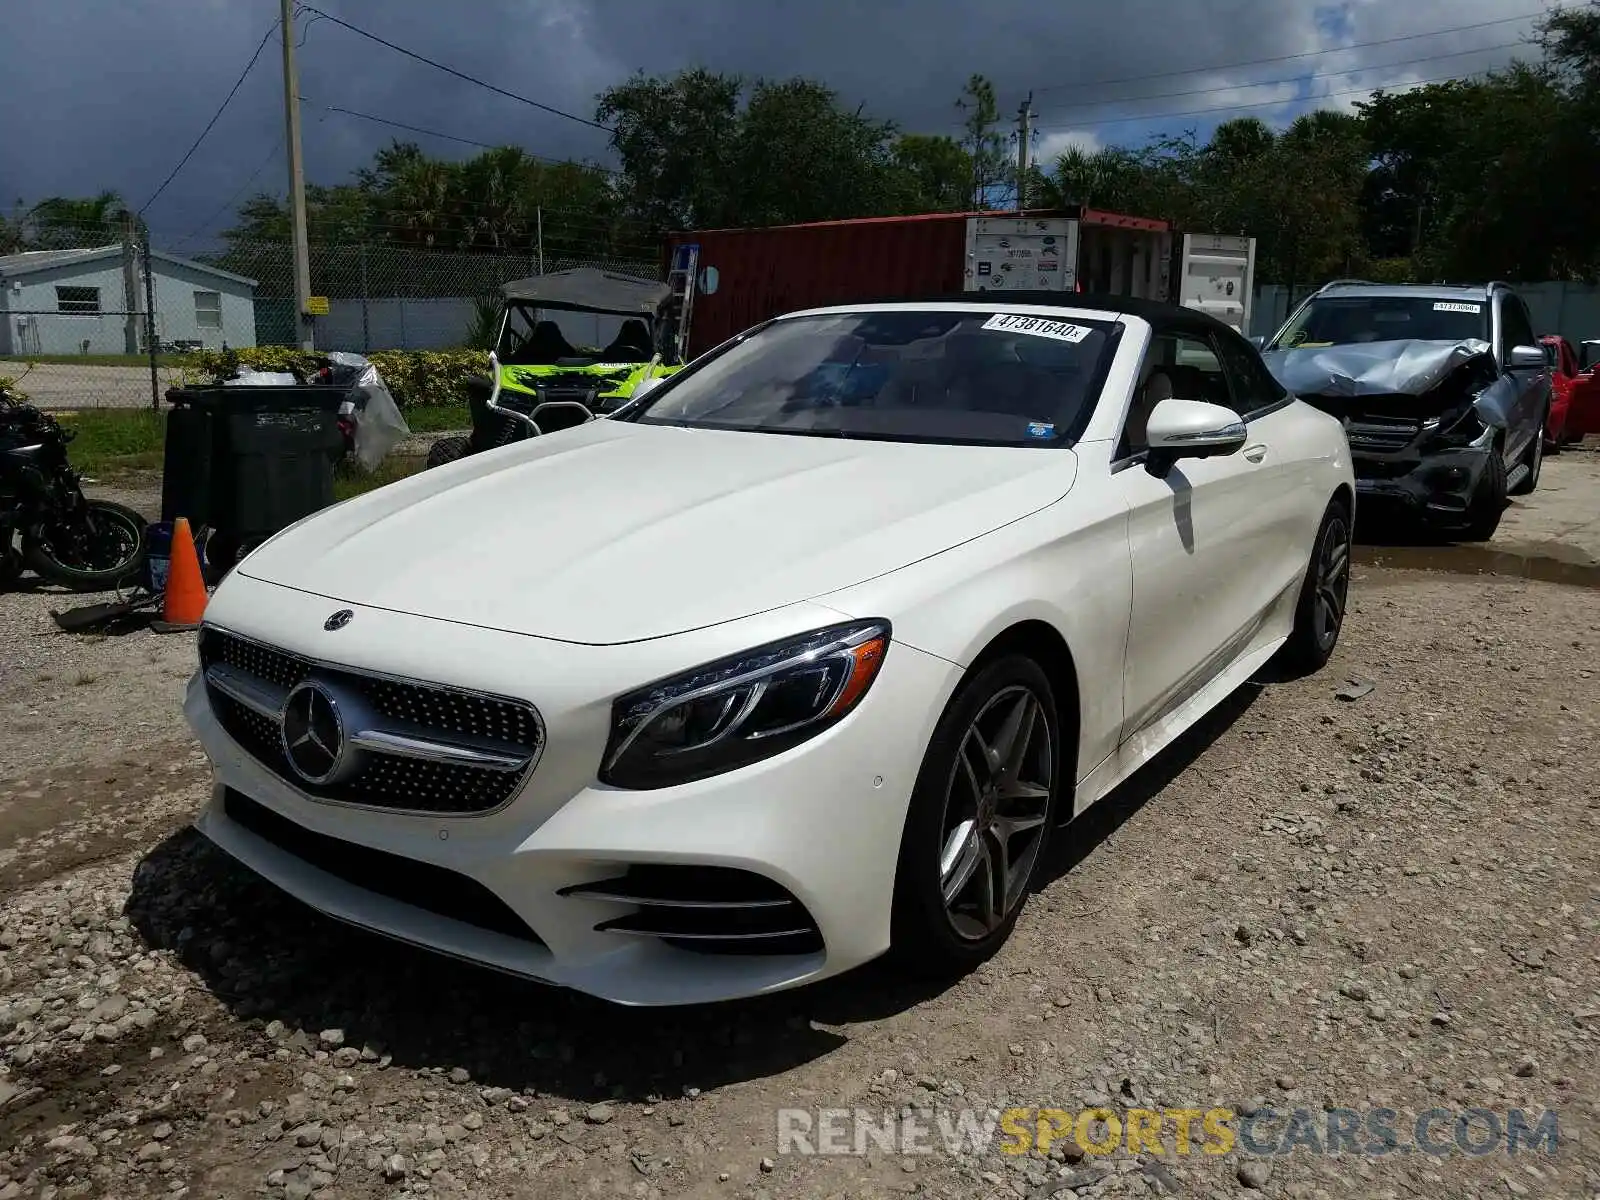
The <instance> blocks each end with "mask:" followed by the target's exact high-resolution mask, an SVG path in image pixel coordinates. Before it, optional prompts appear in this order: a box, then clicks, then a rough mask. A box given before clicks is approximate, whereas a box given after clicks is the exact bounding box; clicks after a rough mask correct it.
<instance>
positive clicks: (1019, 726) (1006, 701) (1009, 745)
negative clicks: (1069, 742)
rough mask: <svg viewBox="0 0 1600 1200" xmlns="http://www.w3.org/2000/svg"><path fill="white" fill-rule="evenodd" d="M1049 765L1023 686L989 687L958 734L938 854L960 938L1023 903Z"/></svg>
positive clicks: (1040, 721) (975, 936)
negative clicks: (988, 694)
mask: <svg viewBox="0 0 1600 1200" xmlns="http://www.w3.org/2000/svg"><path fill="white" fill-rule="evenodd" d="M1055 770H1056V759H1055V745H1054V742H1053V740H1052V738H1051V733H1050V723H1049V721H1048V720H1047V719H1046V717H1045V711H1044V705H1043V704H1042V703H1041V701H1040V699H1039V697H1038V696H1037V695H1036V694H1035V693H1034V692H1033V690H1032V689H1031V688H1028V687H1026V686H1023V685H1020V684H1018V685H1015V686H1012V687H1007V688H1003V689H1001V690H1000V691H998V692H996V693H995V694H994V695H993V696H991V697H990V698H989V701H988V703H986V704H985V705H984V706H983V708H982V709H981V710H980V711H979V712H978V715H977V716H976V717H974V718H973V720H972V722H971V724H970V725H968V727H967V731H966V733H965V734H963V735H962V738H961V741H960V743H959V745H958V746H957V749H956V761H955V763H954V765H953V766H952V768H951V772H950V780H949V783H948V785H947V787H946V790H945V805H944V819H943V821H942V823H941V833H942V837H941V840H940V854H939V887H940V891H941V893H942V895H943V899H944V907H945V913H946V915H947V916H948V918H949V920H950V924H951V927H952V928H953V929H954V930H955V932H956V933H957V934H958V935H959V936H960V937H962V938H964V939H966V940H969V941H977V940H980V939H982V938H984V937H986V936H988V935H989V934H991V933H993V932H994V931H995V930H996V929H998V928H999V927H1000V926H1001V925H1003V924H1004V923H1005V921H1006V919H1007V918H1008V917H1009V916H1010V915H1011V913H1012V912H1013V911H1015V909H1016V908H1017V906H1018V905H1019V904H1021V903H1022V900H1023V897H1024V895H1025V894H1026V892H1027V887H1028V881H1029V879H1030V878H1031V877H1032V875H1033V868H1034V864H1035V862H1036V861H1037V859H1038V857H1039V851H1040V849H1041V848H1042V847H1043V845H1044V840H1045V834H1046V832H1047V831H1046V828H1045V822H1046V819H1047V818H1048V816H1049V813H1050V794H1051V789H1052V787H1053V786H1054V781H1055Z"/></svg>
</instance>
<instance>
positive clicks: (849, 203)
mask: <svg viewBox="0 0 1600 1200" xmlns="http://www.w3.org/2000/svg"><path fill="white" fill-rule="evenodd" d="M893 133H894V127H893V125H891V124H890V123H888V122H886V121H875V120H873V119H871V118H870V117H865V116H863V115H862V113H861V110H860V109H856V110H855V111H850V110H847V109H843V108H841V107H840V106H839V98H838V96H837V94H836V93H834V92H833V91H832V90H831V89H830V88H827V87H824V86H823V85H822V84H819V83H814V82H812V81H810V80H806V79H789V80H785V81H783V82H781V83H769V82H766V81H758V82H757V83H756V85H755V87H754V88H753V89H752V91H751V93H750V99H749V103H748V104H747V105H746V107H745V110H744V112H743V113H742V114H741V116H740V121H739V136H738V138H737V141H736V143H735V160H734V162H735V166H734V171H733V175H732V178H731V179H730V180H729V188H728V189H727V190H728V193H729V199H730V200H731V201H732V204H733V212H732V213H731V214H730V215H733V216H736V217H737V218H738V223H739V224H748V225H780V224H791V223H794V222H799V221H822V220H837V219H841V218H847V217H867V216H878V215H884V214H887V213H890V212H892V211H893V210H894V201H895V200H896V199H898V198H899V197H898V196H897V195H896V190H897V189H896V184H897V182H898V180H897V178H896V176H895V175H894V173H893V172H894V158H893V154H892V152H891V150H890V148H889V146H890V138H891V137H892V136H893Z"/></svg>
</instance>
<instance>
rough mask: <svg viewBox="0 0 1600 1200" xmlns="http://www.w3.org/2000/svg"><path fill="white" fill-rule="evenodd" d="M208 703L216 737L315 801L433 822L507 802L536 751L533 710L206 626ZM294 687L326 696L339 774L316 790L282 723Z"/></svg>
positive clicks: (540, 735) (203, 653)
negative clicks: (343, 761) (221, 734)
mask: <svg viewBox="0 0 1600 1200" xmlns="http://www.w3.org/2000/svg"><path fill="white" fill-rule="evenodd" d="M200 663H201V667H202V669H203V671H204V675H205V681H206V692H207V696H208V697H209V699H210V701H211V706H212V711H213V712H215V713H216V716H217V720H218V722H219V723H220V724H221V725H222V728H223V730H224V731H225V732H226V733H227V734H228V736H229V737H231V738H232V739H233V740H234V741H235V742H237V743H238V744H239V746H240V747H241V748H243V749H244V750H245V751H246V752H247V753H249V754H250V756H251V757H252V758H254V759H256V761H258V762H260V763H261V764H262V765H263V766H265V767H266V768H267V769H268V770H270V771H271V772H272V773H273V774H275V775H277V776H278V777H279V778H281V779H283V780H285V781H286V782H288V783H290V784H292V785H293V786H294V787H296V788H298V789H299V790H300V791H302V792H304V793H306V794H307V795H309V796H313V797H315V798H317V799H321V800H328V801H333V802H336V803H342V804H353V805H358V806H361V807H365V808H375V809H386V810H391V811H399V812H415V813H428V814H434V815H440V816H479V815H482V814H484V813H489V812H493V811H495V810H497V809H499V808H502V807H504V806H505V805H506V804H507V803H509V802H510V801H511V799H512V797H513V796H514V795H516V793H517V790H518V789H519V788H520V787H521V786H522V783H523V781H524V780H526V779H527V777H528V775H529V773H530V772H531V771H532V770H533V768H534V766H535V764H536V763H537V761H538V758H539V754H540V752H541V751H542V750H543V747H544V726H543V723H542V722H541V721H540V719H539V714H538V713H537V711H535V709H534V708H533V706H532V705H531V704H528V703H527V702H525V701H521V700H510V699H505V698H501V697H493V696H484V695H480V694H478V693H475V692H469V691H465V690H462V689H459V688H452V687H447V686H443V685H438V684H429V683H419V682H415V681H412V680H401V679H392V678H389V677H387V676H382V675H377V674H373V673H369V672H365V671H358V670H354V669H351V668H348V667H339V666H333V665H329V664H323V663H318V662H314V661H312V660H311V659H309V658H305V657H301V656H299V655H294V654H290V653H287V652H285V651H283V650H278V649H275V648H273V647H269V646H264V645H261V644H260V643H258V642H255V641H252V640H250V639H248V638H244V637H240V636H239V635H237V634H233V633H230V632H227V631H225V630H222V629H218V628H216V627H215V626H207V627H206V628H204V629H202V631H201V636H200ZM302 684H314V685H316V687H317V689H319V690H321V691H322V692H324V694H326V695H328V696H330V697H332V698H333V699H334V700H335V702H336V705H337V708H338V710H339V712H340V715H341V718H342V721H341V726H342V728H341V734H340V740H341V743H342V747H341V748H344V747H347V748H348V749H347V753H348V755H349V757H348V760H347V761H348V766H347V767H341V769H340V770H338V771H337V772H335V773H334V775H333V777H331V778H328V779H325V780H323V781H321V782H318V781H317V780H316V779H315V778H313V777H312V776H308V775H307V774H304V773H302V771H301V770H300V769H299V768H298V767H297V766H296V764H295V763H294V762H293V761H292V760H291V758H290V755H289V753H288V750H287V747H286V743H285V738H284V735H283V729H284V725H283V714H284V712H285V706H286V704H287V702H288V700H289V698H290V696H291V695H292V694H293V693H294V692H295V691H296V689H299V688H300V686H301V685H302Z"/></svg>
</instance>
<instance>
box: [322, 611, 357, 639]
mask: <svg viewBox="0 0 1600 1200" xmlns="http://www.w3.org/2000/svg"><path fill="white" fill-rule="evenodd" d="M355 615H356V614H355V613H353V612H351V611H350V610H349V609H348V608H341V609H340V610H339V611H338V612H336V613H334V614H333V616H331V617H329V618H328V619H327V620H326V621H324V622H323V623H322V627H323V628H324V629H326V630H327V631H328V632H329V633H332V632H333V631H334V630H335V629H343V628H344V627H345V626H346V625H348V624H350V618H351V617H353V616H355Z"/></svg>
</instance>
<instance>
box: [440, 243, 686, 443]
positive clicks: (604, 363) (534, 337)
mask: <svg viewBox="0 0 1600 1200" xmlns="http://www.w3.org/2000/svg"><path fill="white" fill-rule="evenodd" d="M503 290H504V294H505V302H504V304H503V305H502V308H501V312H500V332H499V336H498V337H497V339H496V341H495V347H494V350H493V351H491V352H490V355H489V371H490V373H489V376H488V377H487V378H485V377H479V378H476V379H474V380H472V381H470V382H469V384H468V389H467V398H468V403H469V407H470V410H471V413H472V435H471V436H470V437H453V438H441V439H439V440H438V441H436V442H435V443H434V444H433V448H432V449H431V450H430V451H429V452H428V466H430V467H437V466H441V465H442V464H444V463H447V462H454V461H455V460H456V459H458V458H462V457H464V456H466V455H468V454H476V453H478V452H479V451H482V450H490V449H493V448H494V447H496V446H504V445H507V444H508V443H511V442H516V441H521V440H523V439H524V438H530V437H537V436H539V435H540V434H545V433H554V432H556V431H557V430H560V429H568V428H571V427H572V426H574V425H581V424H583V423H584V422H585V421H592V420H594V419H595V418H597V417H604V416H608V415H609V414H611V413H613V412H615V411H616V410H617V409H618V408H620V407H621V406H622V405H623V404H625V403H626V402H627V401H628V400H629V399H630V398H631V397H632V396H633V393H634V389H636V388H637V387H638V386H639V385H640V384H641V383H643V382H644V381H645V380H647V379H659V378H662V377H664V376H667V375H671V374H674V373H675V372H677V371H680V370H682V369H683V362H682V343H683V340H684V339H683V338H681V337H680V336H679V326H680V325H681V324H682V323H683V320H682V318H683V316H685V315H686V314H684V313H683V311H682V310H683V307H684V306H683V304H682V295H681V293H680V292H679V291H678V290H677V289H675V288H674V287H672V286H671V285H670V284H667V283H656V282H653V281H651V280H648V279H638V278H635V277H633V276H631V275H618V274H615V273H613V272H611V271H600V270H596V269H594V268H592V267H580V268H577V269H576V270H571V271H552V272H550V273H549V274H547V275H534V276H530V277H529V278H527V279H517V280H513V281H512V282H511V283H508V284H506V285H505V288H504V289H503ZM552 313H591V314H598V315H601V316H610V317H621V318H622V322H621V326H620V327H619V328H618V330H617V332H616V335H615V336H614V337H612V339H611V340H610V342H608V343H607V344H606V345H605V346H603V347H600V348H598V349H595V348H580V347H577V346H574V345H573V344H572V343H571V342H570V341H568V340H567V337H566V335H565V334H563V333H562V331H561V328H560V327H559V326H558V325H557V324H556V322H555V321H554V320H552V319H551V314H552Z"/></svg>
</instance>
